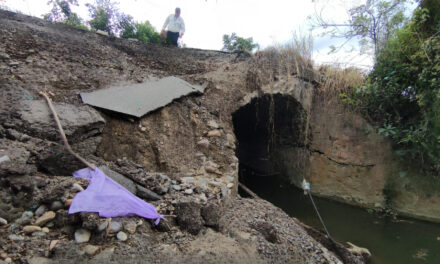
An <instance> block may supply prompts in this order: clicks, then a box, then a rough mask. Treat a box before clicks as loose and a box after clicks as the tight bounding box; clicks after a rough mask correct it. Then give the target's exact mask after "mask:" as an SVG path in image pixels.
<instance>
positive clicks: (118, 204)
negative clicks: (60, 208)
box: [69, 168, 163, 225]
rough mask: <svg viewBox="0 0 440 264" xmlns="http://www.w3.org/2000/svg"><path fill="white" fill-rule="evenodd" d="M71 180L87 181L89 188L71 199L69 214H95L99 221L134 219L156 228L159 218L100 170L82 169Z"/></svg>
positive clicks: (149, 207)
mask: <svg viewBox="0 0 440 264" xmlns="http://www.w3.org/2000/svg"><path fill="white" fill-rule="evenodd" d="M73 176H74V177H75V178H82V179H87V180H90V183H89V186H88V187H87V189H85V190H84V191H82V192H79V193H77V194H76V195H75V197H74V198H73V201H72V204H71V205H70V208H69V214H73V213H77V212H97V213H99V216H101V217H118V216H133V215H138V216H141V217H144V218H148V219H155V220H156V221H155V224H156V225H157V224H159V221H160V219H161V218H163V216H162V215H159V214H158V213H157V211H156V208H154V206H152V205H151V204H149V203H147V202H145V201H143V200H141V199H140V198H138V197H137V196H135V195H134V194H132V193H131V192H129V191H128V190H127V189H125V188H124V187H122V186H121V185H119V184H118V183H117V182H115V181H113V180H112V179H110V178H109V177H107V175H105V174H104V173H103V172H102V171H101V170H100V169H98V168H95V170H91V169H89V168H85V169H82V170H79V171H76V172H74V173H73Z"/></svg>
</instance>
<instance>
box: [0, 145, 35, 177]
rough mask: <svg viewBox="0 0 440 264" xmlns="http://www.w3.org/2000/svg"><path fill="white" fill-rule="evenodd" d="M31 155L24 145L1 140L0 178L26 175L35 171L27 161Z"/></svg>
mask: <svg viewBox="0 0 440 264" xmlns="http://www.w3.org/2000/svg"><path fill="white" fill-rule="evenodd" d="M30 156H31V154H30V152H29V151H27V150H26V145H25V144H23V143H20V142H17V141H12V140H8V139H3V140H1V141H0V157H1V158H0V160H1V161H0V177H4V176H9V175H26V174H32V173H34V172H36V171H37V168H36V166H35V165H33V164H29V163H28V160H29V158H30Z"/></svg>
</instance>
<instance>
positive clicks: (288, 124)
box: [232, 94, 307, 186]
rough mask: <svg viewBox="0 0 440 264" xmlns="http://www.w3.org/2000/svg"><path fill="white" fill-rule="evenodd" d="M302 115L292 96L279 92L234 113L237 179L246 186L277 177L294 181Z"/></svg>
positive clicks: (299, 167) (303, 123)
mask: <svg viewBox="0 0 440 264" xmlns="http://www.w3.org/2000/svg"><path fill="white" fill-rule="evenodd" d="M306 118H307V115H306V112H305V110H304V109H303V108H302V106H301V104H300V103H299V102H298V101H297V100H296V99H295V98H293V97H292V96H287V95H281V94H266V95H263V96H260V97H257V98H254V99H252V100H251V102H249V103H248V104H246V105H245V106H243V107H241V108H240V109H238V110H237V111H236V112H234V113H233V115H232V120H233V124H234V132H235V135H236V137H237V141H238V146H237V150H236V155H237V157H238V159H239V180H240V182H242V183H243V184H244V185H249V186H254V185H255V184H258V182H262V184H266V183H265V182H266V181H270V180H271V179H277V180H279V179H280V178H282V179H283V180H285V181H289V182H294V181H295V178H297V177H298V176H299V175H298V174H300V173H302V171H303V168H304V165H303V163H304V159H303V158H302V156H303V155H301V153H303V152H304V151H305V144H306V123H307V122H306Z"/></svg>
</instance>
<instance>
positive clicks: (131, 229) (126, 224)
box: [124, 221, 137, 234]
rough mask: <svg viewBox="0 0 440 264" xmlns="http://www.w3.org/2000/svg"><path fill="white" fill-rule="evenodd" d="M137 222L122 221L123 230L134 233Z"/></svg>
mask: <svg viewBox="0 0 440 264" xmlns="http://www.w3.org/2000/svg"><path fill="white" fill-rule="evenodd" d="M136 228H137V223H136V222H134V221H126V222H124V230H125V231H127V232H128V233H130V234H134V233H136Z"/></svg>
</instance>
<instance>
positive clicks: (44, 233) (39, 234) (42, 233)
mask: <svg viewBox="0 0 440 264" xmlns="http://www.w3.org/2000/svg"><path fill="white" fill-rule="evenodd" d="M32 236H33V237H45V236H47V233H46V232H43V231H37V232H33V233H32Z"/></svg>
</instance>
